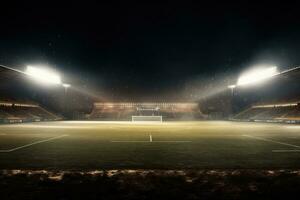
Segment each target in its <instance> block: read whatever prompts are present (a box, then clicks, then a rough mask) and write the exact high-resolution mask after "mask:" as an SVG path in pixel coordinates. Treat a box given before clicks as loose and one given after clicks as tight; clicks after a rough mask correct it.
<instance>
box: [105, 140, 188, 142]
mask: <svg viewBox="0 0 300 200" xmlns="http://www.w3.org/2000/svg"><path fill="white" fill-rule="evenodd" d="M110 142H114V143H118V142H119V143H186V142H192V141H181V140H177V141H176V140H174V141H168V140H165V141H164V140H161V141H157V140H156V141H134V140H113V141H110Z"/></svg>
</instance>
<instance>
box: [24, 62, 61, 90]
mask: <svg viewBox="0 0 300 200" xmlns="http://www.w3.org/2000/svg"><path fill="white" fill-rule="evenodd" d="M25 74H27V75H29V76H30V77H32V78H33V79H35V80H37V81H39V82H40V83H45V84H56V85H58V84H61V79H60V76H59V75H57V74H56V73H54V72H53V71H50V70H48V69H45V68H41V67H33V66H27V69H26V71H25Z"/></svg>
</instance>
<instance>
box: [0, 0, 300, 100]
mask: <svg viewBox="0 0 300 200" xmlns="http://www.w3.org/2000/svg"><path fill="white" fill-rule="evenodd" d="M199 2H200V1H199ZM251 2H253V1H242V2H240V3H216V2H211V3H210V4H209V5H208V4H204V3H199V4H182V3H181V4H179V3H178V4H175V3H169V4H131V5H129V4H115V5H106V4H94V5H82V4H77V5H61V4H57V5H55V4H46V3H44V5H40V6H38V5H28V4H26V5H21V4H19V5H18V6H15V7H7V8H6V9H1V13H0V24H1V31H0V64H5V65H9V66H12V67H23V66H25V65H26V64H38V63H40V64H47V65H49V66H52V67H54V68H56V69H57V70H59V71H60V72H62V73H64V74H65V76H66V79H67V80H68V81H69V82H71V84H73V85H76V84H77V85H78V86H80V87H84V85H86V86H87V87H88V88H92V89H91V90H92V92H94V93H95V94H99V95H103V96H105V97H107V98H110V99H113V100H135V99H143V98H146V99H163V98H166V99H167V98H174V99H181V98H182V99H184V97H182V95H183V93H184V92H182V90H184V89H185V88H188V86H187V84H189V83H195V82H197V81H195V80H197V79H198V78H199V77H200V78H199V79H201V78H203V77H206V79H209V77H218V78H220V76H218V74H228V75H232V74H236V75H238V73H239V72H241V71H243V70H244V69H247V68H248V67H249V66H251V65H254V64H261V63H270V64H276V65H278V66H282V67H291V66H295V65H299V64H300V37H299V36H300V20H299V19H300V12H299V6H298V5H297V4H296V3H284V2H285V1H282V2H280V1H272V2H265V3H263V2H262V1H260V3H251ZM211 80H214V79H213V78H212V79H211ZM197 84H200V85H201V81H200V83H199V81H198V82H197ZM202 84H206V83H202ZM199 87H201V86H199ZM184 94H185V95H186V93H184Z"/></svg>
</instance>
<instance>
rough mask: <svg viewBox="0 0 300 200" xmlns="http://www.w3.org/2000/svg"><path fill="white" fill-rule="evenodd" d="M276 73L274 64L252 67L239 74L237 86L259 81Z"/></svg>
mask: <svg viewBox="0 0 300 200" xmlns="http://www.w3.org/2000/svg"><path fill="white" fill-rule="evenodd" d="M278 74H279V72H278V71H277V67H276V66H271V67H267V68H258V69H254V70H252V71H249V72H247V73H245V74H243V75H242V76H240V78H239V79H238V81H237V86H241V85H250V84H254V83H259V82H261V81H263V80H266V79H268V78H271V77H273V76H276V75H278Z"/></svg>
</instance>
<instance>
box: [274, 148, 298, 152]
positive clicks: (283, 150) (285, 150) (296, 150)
mask: <svg viewBox="0 0 300 200" xmlns="http://www.w3.org/2000/svg"><path fill="white" fill-rule="evenodd" d="M272 152H274V153H294V152H295V153H297V152H300V150H298V149H290V150H287V149H281V150H272Z"/></svg>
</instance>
